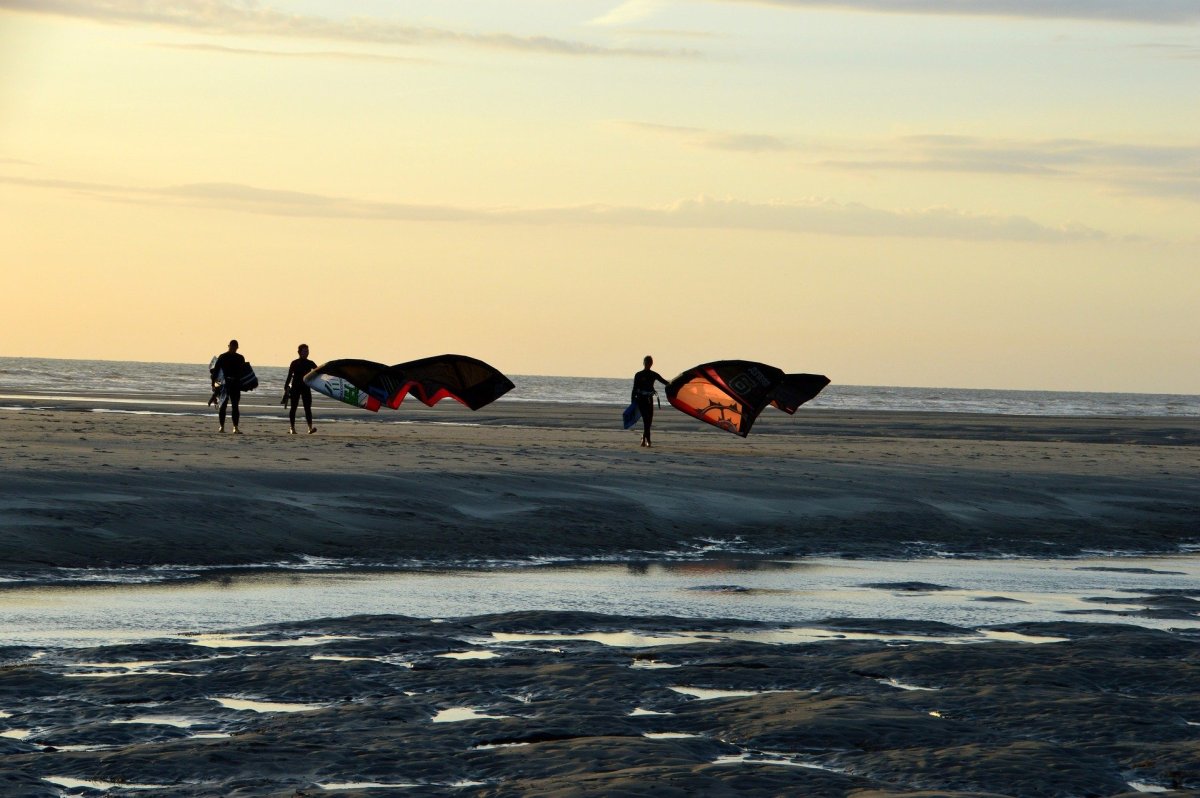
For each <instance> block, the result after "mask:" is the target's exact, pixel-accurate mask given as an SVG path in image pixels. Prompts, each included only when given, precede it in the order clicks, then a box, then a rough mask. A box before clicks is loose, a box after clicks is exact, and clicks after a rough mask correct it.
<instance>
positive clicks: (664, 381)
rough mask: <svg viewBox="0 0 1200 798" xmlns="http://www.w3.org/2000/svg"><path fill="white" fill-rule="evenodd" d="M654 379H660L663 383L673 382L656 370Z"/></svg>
mask: <svg viewBox="0 0 1200 798" xmlns="http://www.w3.org/2000/svg"><path fill="white" fill-rule="evenodd" d="M654 379H656V380H658V381H659V382H661V383H662V384H663V385H670V384H671V381H670V380H665V379H663V375H661V374H659V373H658V372H657V371H656V372H654Z"/></svg>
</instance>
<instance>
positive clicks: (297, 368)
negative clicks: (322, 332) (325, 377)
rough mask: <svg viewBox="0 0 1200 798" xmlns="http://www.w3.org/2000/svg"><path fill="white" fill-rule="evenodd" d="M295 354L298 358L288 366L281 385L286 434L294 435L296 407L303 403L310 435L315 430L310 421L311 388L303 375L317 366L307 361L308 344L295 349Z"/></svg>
mask: <svg viewBox="0 0 1200 798" xmlns="http://www.w3.org/2000/svg"><path fill="white" fill-rule="evenodd" d="M296 354H297V355H299V356H300V357H298V358H296V359H295V360H293V361H292V364H291V365H290V366H288V373H287V379H286V380H284V383H283V401H284V402H286V403H287V404H288V434H289V435H295V434H296V405H297V404H299V403H301V402H303V403H304V420H305V421H306V422H308V433H309V434H310V435H311V434H312V433H314V432H316V431H317V428H316V427H314V426H313V420H312V388H309V387H308V383H306V382H305V381H304V375H305V374H307V373H308V372H310V371H312V370H313V369H315V368H316V367H317V364H316V363H314V362H312V361H311V360H309V359H308V344H300V346H298V347H296Z"/></svg>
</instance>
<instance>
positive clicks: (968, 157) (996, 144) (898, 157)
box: [818, 136, 1200, 201]
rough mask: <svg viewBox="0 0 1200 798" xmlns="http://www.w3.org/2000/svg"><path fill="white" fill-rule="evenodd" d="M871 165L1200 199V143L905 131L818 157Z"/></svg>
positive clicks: (836, 163) (844, 164)
mask: <svg viewBox="0 0 1200 798" xmlns="http://www.w3.org/2000/svg"><path fill="white" fill-rule="evenodd" d="M818 165H820V166H825V167H829V168H834V169H846V170H854V171H865V172H871V171H874V172H883V171H913V172H969V173H981V174H998V175H1018V176H1032V177H1043V178H1054V179H1068V180H1078V181H1086V182H1092V183H1099V184H1101V185H1105V186H1108V187H1109V188H1111V189H1113V190H1116V191H1120V192H1122V193H1132V194H1139V195H1143V196H1156V197H1164V198H1168V197H1169V198H1183V199H1190V200H1197V201H1200V191H1198V190H1197V188H1196V187H1197V185H1200V144H1196V145H1153V144H1114V143H1111V142H1105V141H1094V140H1089V139H1047V140H1042V141H1018V140H1003V139H984V138H974V137H969V136H907V137H903V138H899V139H895V140H893V141H890V142H886V143H884V144H883V145H877V146H875V147H873V148H872V149H871V151H870V152H867V153H865V154H863V155H861V156H860V155H854V154H846V155H843V156H841V157H832V158H827V159H825V160H822V161H819V162H818Z"/></svg>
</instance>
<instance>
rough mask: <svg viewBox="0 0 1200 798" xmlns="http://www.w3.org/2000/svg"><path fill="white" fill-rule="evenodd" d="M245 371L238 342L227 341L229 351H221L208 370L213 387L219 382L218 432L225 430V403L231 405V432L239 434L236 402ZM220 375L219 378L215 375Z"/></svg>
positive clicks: (239, 399) (244, 361) (239, 398)
mask: <svg viewBox="0 0 1200 798" xmlns="http://www.w3.org/2000/svg"><path fill="white" fill-rule="evenodd" d="M245 371H246V358H244V357H242V356H241V355H239V354H238V342H237V339H234V340H232V341H230V342H229V351H227V352H222V353H221V356H220V357H218V358H217V360H216V362H215V363H213V365H212V368H211V369H209V372H210V373H211V374H212V379H213V385H214V387H215V386H216V384H217V383H218V382H220V383H221V386H222V391H221V406H220V408H219V409H218V410H217V419H218V420H219V421H220V422H221V427H220V429H218V430H217V431H218V432H224V431H225V408H226V406H227V405H231V406H232V407H233V434H234V435H241V434H242V431H241V430H240V429H238V419H239V416H240V415H241V414H240V412H239V411H238V403H239V402H241V400H242V376H243V374H244V373H245ZM218 374H219V375H221V376H220V377H219V378H218V376H217V375H218Z"/></svg>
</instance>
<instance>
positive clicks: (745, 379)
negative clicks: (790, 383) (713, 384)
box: [729, 369, 768, 396]
mask: <svg viewBox="0 0 1200 798" xmlns="http://www.w3.org/2000/svg"><path fill="white" fill-rule="evenodd" d="M767 384H768V382H767V379H766V378H765V377H763V375H762V373H761V372H760V371H759V370H758V369H750V370H748V371H743V372H742V373H741V374H739V375H737V376H736V377H734V378H733V379H732V380H730V381H729V387H730V388H732V389H733V390H735V391H737V392H738V393H740V394H742V395H743V396H744V395H746V394H748V393H750V392H751V391H753V390H754V389H755V388H757V387H759V386H760V385H761V386H765V385H767Z"/></svg>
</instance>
